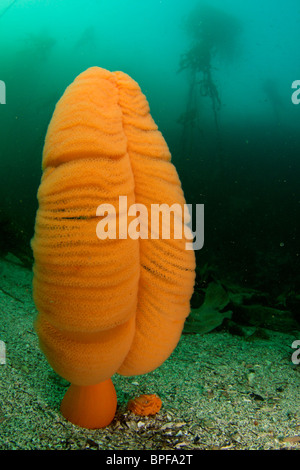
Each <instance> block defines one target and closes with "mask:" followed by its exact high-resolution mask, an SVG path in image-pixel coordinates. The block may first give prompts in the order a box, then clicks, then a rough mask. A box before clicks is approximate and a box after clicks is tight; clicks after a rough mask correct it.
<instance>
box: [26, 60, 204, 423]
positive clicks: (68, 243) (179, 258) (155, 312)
mask: <svg viewBox="0 0 300 470" xmlns="http://www.w3.org/2000/svg"><path fill="white" fill-rule="evenodd" d="M170 160H171V155H170V152H169V149H168V147H167V144H166V143H165V141H164V139H163V137H162V135H161V133H160V132H159V131H158V129H157V126H156V124H155V123H154V121H153V119H152V117H151V115H150V113H149V106H148V103H147V100H146V98H145V96H144V95H143V94H142V92H141V90H140V88H139V86H138V84H137V83H136V82H135V81H134V80H132V79H131V78H130V77H129V76H128V75H126V74H124V73H122V72H109V71H107V70H104V69H101V68H99V67H92V68H90V69H88V70H86V71H85V72H83V73H81V74H80V75H79V76H78V77H77V78H76V79H75V80H74V82H73V83H72V84H71V85H70V86H69V87H68V88H67V89H66V91H65V93H64V94H63V96H62V98H61V99H60V100H59V102H58V103H57V105H56V108H55V111H54V114H53V117H52V119H51V122H50V124H49V127H48V131H47V136H46V140H45V146H44V151H43V175H42V180H41V184H40V187H39V190H38V201H39V208H38V211H37V215H36V224H35V234H34V238H33V240H32V248H33V253H34V259H35V262H34V268H33V271H34V278H33V295H34V301H35V304H36V307H37V310H38V312H39V313H38V316H37V319H36V322H35V328H36V331H37V333H38V336H39V343H40V347H41V349H42V351H43V352H44V354H45V355H46V357H47V359H48V362H49V364H50V365H51V366H52V367H53V369H54V370H55V371H56V372H57V373H58V374H60V375H61V376H62V377H64V378H65V379H67V380H68V381H70V382H71V386H70V388H69V390H68V391H67V393H66V395H65V397H64V399H63V401H62V405H61V411H62V413H63V415H64V416H65V417H66V418H67V419H68V420H70V421H71V422H73V423H74V424H78V425H79V426H82V427H87V428H98V427H103V426H106V425H108V424H109V423H110V422H111V420H112V419H113V417H114V414H115V410H116V406H117V402H116V394H115V391H114V387H113V384H112V381H111V377H112V376H113V375H114V374H115V373H119V374H122V375H137V374H145V373H147V372H150V371H152V370H154V369H155V368H157V367H158V366H160V365H161V364H162V363H163V362H164V361H165V360H166V359H167V358H168V357H169V355H170V354H171V353H172V351H173V350H174V348H175V347H176V345H177V343H178V340H179V338H180V335H181V331H182V328H183V324H184V321H185V319H186V317H187V315H188V314H189V310H190V305H189V301H190V297H191V295H192V292H193V285H194V276H195V273H194V270H195V259H194V253H193V251H191V250H186V246H185V244H186V242H187V240H186V239H185V237H184V236H183V237H182V238H181V239H176V238H175V237H174V233H173V232H174V231H172V230H171V237H170V238H169V239H162V238H159V239H151V227H150V224H149V226H148V231H149V236H148V238H145V239H141V238H134V239H133V238H131V237H127V238H122V239H119V238H118V237H117V238H116V239H112V238H106V239H104V240H103V239H101V240H100V239H99V238H98V237H97V234H96V228H97V224H98V222H99V220H100V218H99V217H96V210H97V207H98V206H99V205H100V204H111V205H112V206H113V207H114V208H115V210H116V214H117V217H118V218H119V217H120V218H121V219H122V218H124V217H127V214H126V213H123V212H120V213H119V196H126V197H127V205H128V207H129V206H131V205H132V204H135V203H136V204H143V205H144V206H145V207H146V208H147V209H148V211H149V213H150V209H151V204H163V203H164V204H168V205H169V206H171V205H172V204H174V203H176V204H179V205H180V206H181V207H182V208H183V206H184V204H185V199H184V195H183V192H182V189H181V185H180V181H179V178H178V175H177V172H176V169H175V168H174V166H173V165H172V163H171V162H170ZM122 220H123V219H122ZM182 224H184V222H182ZM182 228H184V225H183V227H182ZM117 233H118V230H117Z"/></svg>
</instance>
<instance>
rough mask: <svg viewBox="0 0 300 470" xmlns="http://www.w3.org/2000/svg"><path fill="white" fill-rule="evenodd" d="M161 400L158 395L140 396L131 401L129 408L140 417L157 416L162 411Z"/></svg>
mask: <svg viewBox="0 0 300 470" xmlns="http://www.w3.org/2000/svg"><path fill="white" fill-rule="evenodd" d="M161 405H162V402H161V399H160V398H159V397H158V396H157V395H140V396H139V397H136V398H133V399H132V400H129V402H128V405H127V408H128V410H129V411H132V413H134V414H136V415H139V416H149V415H155V414H156V413H158V412H159V410H160V409H161Z"/></svg>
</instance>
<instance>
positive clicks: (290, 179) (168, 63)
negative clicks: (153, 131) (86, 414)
mask: <svg viewBox="0 0 300 470" xmlns="http://www.w3.org/2000/svg"><path fill="white" fill-rule="evenodd" d="M299 44H300V5H299V2H298V0H287V1H285V2H274V1H272V0H263V1H258V0H254V1H250V0H249V1H248V0H247V1H244V2H241V1H238V0H228V1H226V0H225V1H224V0H223V1H221V0H211V1H209V0H207V1H206V2H202V1H199V0H185V1H181V0H143V1H140V0H126V1H125V0H124V1H123V0H84V1H83V0H65V1H58V0H32V1H28V0H14V1H12V0H1V2H0V80H2V81H3V82H4V83H5V101H6V102H5V104H4V99H3V93H4V92H3V88H2V94H1V95H0V98H1V99H0V101H1V104H0V257H1V258H4V257H6V258H7V256H8V254H12V255H14V256H16V257H17V259H18V260H20V262H21V264H22V266H23V267H26V268H29V269H31V267H32V263H33V257H32V251H31V248H30V240H31V238H32V236H33V231H34V222H35V216H36V210H37V196H36V195H37V189H38V186H39V184H40V178H41V174H42V171H41V159H42V149H43V145H44V139H45V135H46V131H47V126H48V124H49V121H50V119H51V116H52V114H53V111H54V107H55V105H56V103H57V101H58V100H59V98H60V97H61V96H62V94H63V92H64V90H65V89H66V87H67V86H68V85H69V84H70V83H71V82H73V80H74V79H75V77H76V76H77V75H78V74H79V73H81V72H83V71H84V70H86V69H87V68H88V67H91V66H99V67H103V68H105V69H108V70H110V71H116V70H121V71H123V72H125V73H127V74H128V75H130V76H131V77H132V78H133V79H134V80H136V81H137V82H138V84H139V86H140V87H141V90H142V92H143V93H144V94H145V95H146V98H147V100H148V102H149V105H150V112H151V115H152V117H153V119H154V120H155V122H156V124H157V125H158V128H159V130H160V131H161V132H162V134H163V136H164V138H165V140H166V142H167V144H168V146H169V149H170V152H171V154H172V162H173V163H174V165H175V167H176V169H177V171H178V174H179V177H180V180H181V183H182V187H183V190H184V194H185V198H186V201H187V203H190V204H193V207H195V205H196V204H204V208H205V217H204V220H205V235H204V246H203V248H202V249H201V250H199V251H197V252H196V261H197V268H196V284H195V291H194V295H193V297H192V301H191V306H192V312H191V316H190V318H189V320H188V321H187V324H186V327H185V333H187V336H189V335H188V334H190V333H193V334H204V333H207V332H210V331H214V330H215V328H221V327H223V328H225V331H227V332H229V333H230V334H232V335H237V336H242V337H243V336H245V335H246V333H245V332H244V331H243V329H241V328H240V325H246V326H253V327H255V328H256V330H251V335H253V334H254V335H255V334H256V335H257V337H260V338H263V339H267V338H268V334H267V333H264V330H262V329H264V328H266V329H270V330H272V331H277V332H283V333H286V334H291V335H293V337H294V339H300V336H299V330H300V310H299V301H300V294H299V277H300V276H299V241H298V239H297V236H298V234H299V220H300V218H299V215H300V214H299V201H300V194H299V170H300V161H299V155H300V139H299V124H300V105H297V104H295V103H293V101H292V95H293V93H294V92H295V91H296V90H295V89H293V88H292V83H293V82H294V81H295V80H300V65H299V64H300V61H299V55H300V54H299ZM298 88H299V86H298ZM298 101H299V102H300V94H299V95H298ZM296 103H297V100H296ZM9 256H10V255H9ZM7 259H10V258H7ZM11 259H12V260H13V258H11ZM4 272H5V270H4ZM0 275H1V273H0ZM1 276H2V275H1ZM26 282H27V281H26ZM2 283H3V285H2V286H1V283H0V290H1V291H2V294H4V295H5V294H7V292H8V289H7V286H6V285H5V283H4V281H3V278H2ZM8 295H10V296H11V297H13V298H14V296H15V294H14V292H11V293H10V294H8ZM18 296H19V294H16V297H17V300H18ZM19 298H20V297H19ZM205 305H206V308H203V306H205ZM193 312H194V313H193ZM1 315H2V312H0V328H1ZM12 317H13V316H12ZM224 320H225V323H224ZM222 325H223V326H222ZM0 332H1V330H0ZM246 336H247V335H246ZM3 338H4V339H5V334H4V336H3ZM195 338H196V336H195ZM0 339H1V336H0ZM191 341H194V340H191ZM225 343H226V347H230V346H228V345H229V344H230V343H229V341H228V342H226V341H225ZM195 348H196V346H195ZM287 348H290V343H288V345H287ZM188 349H189V348H188V347H187V351H188ZM291 353H292V350H291ZM287 360H289V361H290V358H289V359H287ZM191 361H192V359H191ZM26 367H30V365H26ZM23 372H24V371H23ZM25 372H26V370H25ZM298 372H299V366H297V374H298ZM298 375H299V374H298ZM298 380H299V377H298ZM212 388H213V385H212ZM0 411H1V410H0ZM298 418H299V417H298ZM0 421H1V413H0ZM298 422H299V421H298Z"/></svg>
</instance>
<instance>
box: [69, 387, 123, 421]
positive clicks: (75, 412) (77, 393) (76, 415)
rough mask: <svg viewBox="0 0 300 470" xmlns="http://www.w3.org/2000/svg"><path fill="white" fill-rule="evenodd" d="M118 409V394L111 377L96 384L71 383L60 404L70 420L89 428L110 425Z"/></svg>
mask: <svg viewBox="0 0 300 470" xmlns="http://www.w3.org/2000/svg"><path fill="white" fill-rule="evenodd" d="M116 409H117V394H116V391H115V387H114V385H113V383H112V380H111V379H108V380H105V381H104V382H101V383H99V384H96V385H88V386H81V385H74V384H71V385H70V387H69V388H68V390H67V392H66V394H65V396H64V398H63V400H62V402H61V406H60V411H61V413H62V415H63V416H64V417H65V418H66V419H67V420H68V421H70V422H71V423H73V424H76V425H77V426H81V427H82V428H88V429H98V428H104V427H105V426H108V425H109V424H110V423H111V422H112V420H113V419H114V416H115V412H116Z"/></svg>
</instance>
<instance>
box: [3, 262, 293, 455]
mask: <svg viewBox="0 0 300 470" xmlns="http://www.w3.org/2000/svg"><path fill="white" fill-rule="evenodd" d="M0 276H1V286H0V340H2V341H4V343H5V346H6V360H5V364H1V363H0V450H14V449H23V450H29V449H30V450H45V449H51V450H58V449H61V450H72V449H74V450H75V449H94V450H116V451H117V450H124V449H126V450H177V449H182V450H197V449H199V450H203V449H216V450H219V449H231V450H234V449H236V450H245V449H247V450H248V449H249V450H252V449H253V450H256V449H257V450H258V449H259V450H266V449H300V393H299V392H300V365H296V364H293V362H292V360H291V357H292V354H293V352H294V350H293V349H292V347H291V345H292V343H293V341H294V340H296V339H300V333H299V337H298V338H297V337H296V336H295V335H288V334H283V333H278V332H273V331H270V330H268V336H269V339H268V340H265V339H256V340H255V341H252V342H248V341H246V340H245V338H243V337H240V336H233V335H231V334H229V333H228V332H226V331H214V332H211V333H208V334H206V335H197V334H189V335H183V336H182V338H181V340H180V342H179V344H178V346H177V348H176V350H175V351H174V353H173V354H172V356H171V357H170V358H169V359H168V360H167V361H166V362H165V363H164V364H163V365H162V366H161V367H159V368H158V369H157V370H155V371H154V372H152V373H149V374H146V375H144V376H135V377H122V376H120V375H115V376H114V377H113V382H114V385H115V387H116V391H117V396H118V409H117V413H116V416H115V418H114V420H113V422H112V423H111V425H110V426H108V427H107V428H105V429H97V430H86V429H82V428H79V427H77V426H74V425H73V424H71V423H69V422H68V421H66V420H65V419H64V418H63V417H62V415H61V414H60V411H59V407H60V402H61V399H62V397H63V396H64V393H65V391H66V389H67V386H68V383H67V382H66V381H65V380H64V379H61V378H60V377H59V376H58V375H57V374H55V373H54V372H53V371H52V369H51V368H50V366H49V365H48V363H47V361H46V358H45V357H44V355H43V354H42V353H41V351H40V349H39V346H38V338H37V335H36V333H35V332H34V329H33V319H34V316H35V314H36V310H35V306H34V303H33V301H32V296H31V281H32V273H31V271H30V270H28V269H26V268H24V267H22V266H21V265H18V261H17V260H16V259H14V258H13V257H8V258H7V259H2V260H0ZM2 362H3V361H2ZM143 393H156V394H157V395H159V396H160V398H161V399H162V403H163V406H162V408H161V410H160V412H159V413H158V414H156V415H155V416H151V417H139V416H136V415H134V414H132V413H130V412H128V411H127V409H126V405H127V402H128V400H129V399H131V398H133V397H136V396H139V395H141V394H143Z"/></svg>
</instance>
